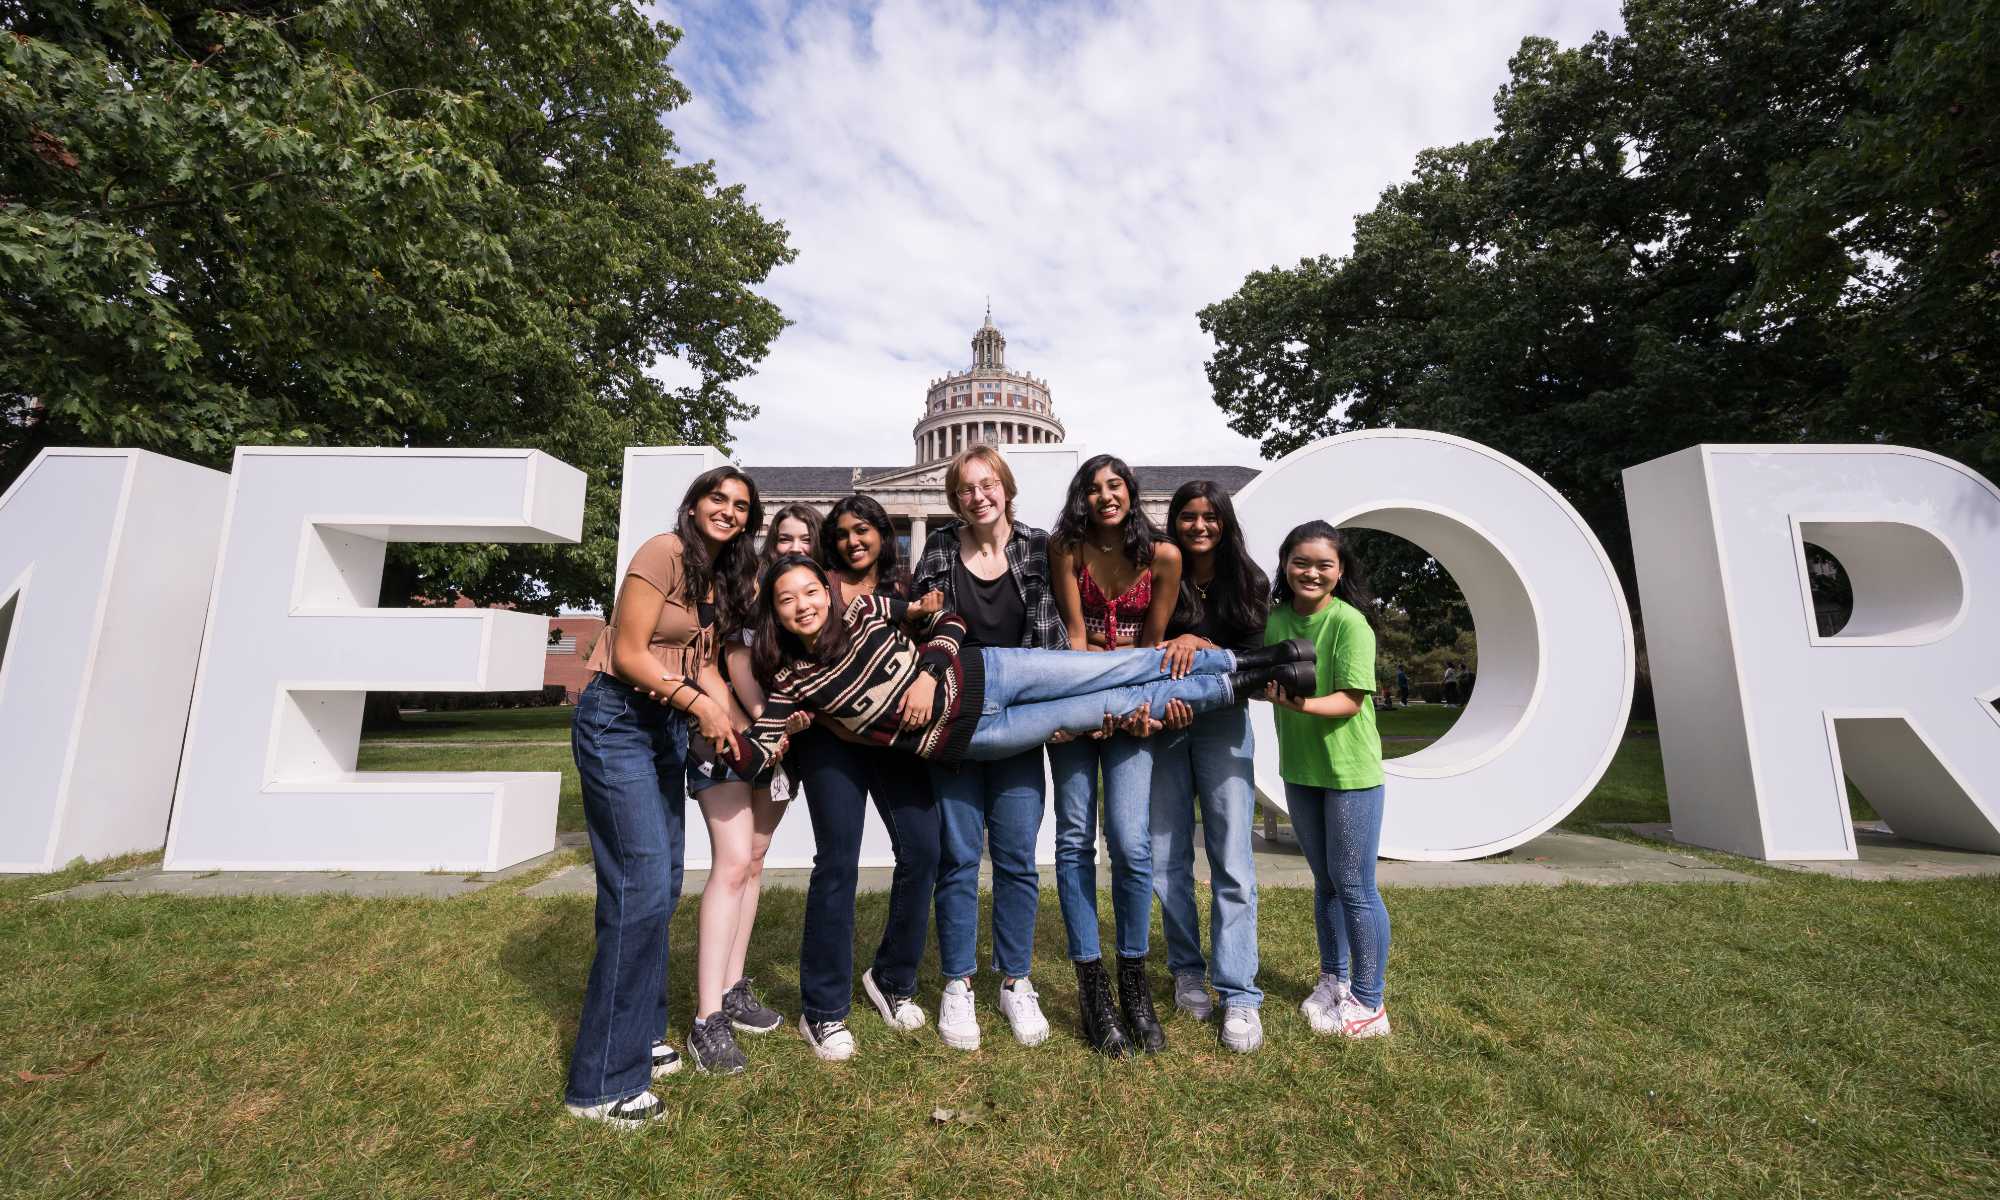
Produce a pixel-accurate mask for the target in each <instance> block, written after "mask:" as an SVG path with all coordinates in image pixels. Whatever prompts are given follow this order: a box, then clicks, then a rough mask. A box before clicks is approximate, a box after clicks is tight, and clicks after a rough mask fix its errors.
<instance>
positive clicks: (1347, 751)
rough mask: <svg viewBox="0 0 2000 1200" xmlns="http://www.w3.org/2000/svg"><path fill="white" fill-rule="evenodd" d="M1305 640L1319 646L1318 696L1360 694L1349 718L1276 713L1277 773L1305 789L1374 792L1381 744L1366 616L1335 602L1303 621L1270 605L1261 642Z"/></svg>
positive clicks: (1372, 643)
mask: <svg viewBox="0 0 2000 1200" xmlns="http://www.w3.org/2000/svg"><path fill="white" fill-rule="evenodd" d="M1291 638H1306V639H1308V640H1309V641H1311V642H1312V644H1313V645H1314V646H1316V647H1318V648H1319V662H1318V667H1319V691H1318V693H1317V694H1319V695H1321V696H1325V695H1330V694H1331V693H1333V692H1347V691H1354V692H1364V693H1367V694H1366V695H1363V696H1362V697H1361V711H1360V712H1358V713H1355V714H1354V715H1353V716H1351V717H1313V716H1307V715H1306V714H1305V713H1300V712H1293V711H1292V710H1291V709H1289V708H1283V707H1277V708H1276V709H1275V715H1276V716H1277V719H1278V774H1279V776H1280V777H1282V778H1283V779H1284V780H1285V782H1287V783H1298V784H1304V785H1305V786H1307V787H1323V788H1339V789H1341V790H1343V791H1346V790H1352V789H1355V788H1372V787H1375V786H1377V785H1379V784H1380V783H1381V782H1382V739H1381V737H1380V736H1378V735H1377V734H1376V732H1375V696H1374V691H1375V631H1374V630H1373V629H1371V628H1369V626H1368V618H1366V617H1364V616H1362V615H1361V610H1359V609H1357V608H1355V607H1354V606H1353V605H1351V604H1349V603H1348V602H1347V601H1345V600H1342V599H1340V598H1338V597H1335V598H1334V599H1332V600H1329V601H1327V605H1326V607H1325V608H1322V609H1320V610H1319V611H1318V612H1316V613H1314V614H1313V615H1312V616H1310V617H1302V616H1300V615H1299V614H1298V610H1296V609H1294V608H1293V607H1292V606H1291V605H1290V604H1277V605H1273V606H1272V607H1271V617H1270V620H1269V621H1268V622H1267V623H1266V624H1265V626H1264V644H1265V645H1267V646H1268V645H1271V644H1273V643H1275V642H1282V641H1286V640H1288V639H1291Z"/></svg>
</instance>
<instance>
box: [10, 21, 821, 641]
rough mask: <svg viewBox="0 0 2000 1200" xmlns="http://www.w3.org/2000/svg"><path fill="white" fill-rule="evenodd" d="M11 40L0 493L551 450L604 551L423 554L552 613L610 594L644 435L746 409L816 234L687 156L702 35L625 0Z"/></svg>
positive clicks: (716, 422)
mask: <svg viewBox="0 0 2000 1200" xmlns="http://www.w3.org/2000/svg"><path fill="white" fill-rule="evenodd" d="M0 28H4V34H0V137H4V139H5V147H4V151H0V362H4V366H0V480H4V479H5V478H9V477H11V476H12V475H13V474H14V473H15V472H17V471H18V470H19V469H20V468H21V467H22V466H24V465H25V464H26V462H27V460H28V459H29V458H30V457H32V455H33V454H34V453H35V452H36V451H37V450H39V449H41V448H42V447H45V446H50V445H67V444H96V445H118V446H137V447H145V448H150V449H156V450H160V451H162V452H165V453H169V454H174V455H178V456H181V457H185V458H191V459H195V460H197V461H202V462H207V463H210V464H212V465H217V466H226V465H227V462H228V459H229V456H230V454H231V452H232V451H233V448H234V447H235V446H237V445H238V444H245V443H249V444H314V445H317V444H326V445H376V446H425V447H442V446H453V447H457V446H464V447H492V446H523V447H535V448H539V449H543V450H546V451H548V452H549V453H551V454H553V455H555V456H556V457H558V458H560V459H562V460H564V461H565V462H568V463H571V464H572V465H575V466H577V467H580V468H582V469H584V470H586V471H588V472H589V473H590V474H591V476H592V479H593V482H594V484H596V485H597V486H595V487H593V489H592V494H591V498H590V504H589V510H588V515H587V518H586V523H585V544H584V546H583V547H582V549H581V550H580V551H577V550H569V549H558V548H554V547H478V546H434V547H425V548H422V549H421V550H420V551H419V552H417V553H415V554H414V555H412V556H411V558H410V559H409V562H410V563H412V564H414V565H416V566H417V567H419V568H420V569H421V572H422V574H421V577H420V579H419V580H418V582H417V586H418V587H420V588H421V589H422V590H423V591H424V592H426V593H427V594H430V595H438V596H447V595H451V594H455V593H459V592H463V593H466V594H471V595H473V596H475V597H476V598H479V599H481V600H485V601H489V602H491V601H512V602H516V603H529V604H534V605H536V606H538V607H546V606H548V605H550V604H554V603H559V602H576V603H591V602H596V601H601V600H603V599H604V598H605V596H604V592H605V589H606V588H608V587H609V577H610V573H611V558H612V554H613V542H614V541H615V528H616V511H615V506H616V497H617V492H616V488H617V485H618V482H619V465H620V462H621V458H622V450H623V447H625V446H627V445H639V444H649V443H662V442H680V441H692V442H703V443H706V442H714V443H726V441H727V438H728V429H729V422H730V421H731V420H732V419H740V418H742V417H744V416H747V415H748V414H749V410H748V409H747V408H746V407H745V406H744V405H743V404H742V403H741V402H740V401H739V400H738V399H737V398H736V397H735V395H734V394H733V392H732V390H731V385H732V383H734V382H735V381H737V380H739V379H741V378H742V377H744V376H745V375H746V374H747V373H749V372H750V370H751V369H752V367H753V366H754V364H755V363H756V362H757V361H758V360H759V359H760V358H761V357H762V356H763V355H764V353H765V352H766V350H767V348H768V346H769V344H770V342H771V339H772V338H773V337H774V336H776V334H777V333H778V331H779V330H780V329H781V328H782V326H783V324H784V321H783V318H782V317H781V316H780V314H779V313H778V311H777V309H776V308H775V307H774V306H773V305H772V304H771V303H770V302H768V301H767V300H765V299H763V298H761V297H760V296H758V295H757V294H756V293H755V291H754V290H753V289H754V287H755V286H756V285H758V284H759V283H761V282H762V281H763V280H764V279H765V278H766V277H767V276H768V274H769V272H770V271H771V270H772V269H773V268H774V267H775V266H776V265H778V264H780V263H782V262H785V261H788V260H789V258H790V257H791V253H792V252H791V251H790V250H789V249H788V247H787V245H786V240H785V231H784V229H783V227H782V226H781V225H779V224H778V223H776V222H773V221H770V220H767V219H766V218H764V217H763V216H762V215H761V214H760V213H759V212H758V211H757V209H756V208H755V207H754V206H753V205H752V204H751V203H749V202H748V201H747V200H746V198H745V197H744V195H743V193H742V191H741V189H740V188H738V187H729V186H721V185H719V184H718V182H717V179H716V176H715V173H714V171H713V169H712V166H711V165H710V164H707V163H685V162H680V161H677V158H676V156H677V148H676V146H675V144H674V140H673V137H672V135H671V133H670V132H669V131H668V130H667V128H666V126H665V125H664V124H663V123H662V118H663V116H664V115H665V114H666V113H668V112H669V111H670V110H672V109H673V108H675V107H676V106H678V105H679V104H681V103H683V102H684V101H685V99H686V98H687V93H686V91H685V89H684V88H683V86H682V85H681V84H680V82H679V81H678V80H677V79H676V78H675V77H674V75H673V73H672V72H671V71H670V70H669V68H668V65H667V61H666V60H667V55H668V52H669V51H670V50H671V49H672V48H673V46H674V45H675V43H676V41H677V39H678V37H679V34H678V32H677V31H676V30H674V29H672V28H670V27H668V26H665V25H657V24H654V23H652V22H651V21H649V20H648V19H647V18H646V17H645V16H644V15H643V14H642V13H640V12H639V11H638V10H637V9H636V8H634V7H632V6H631V5H628V4H624V3H618V2H616V0H533V2H529V0H477V2H476V3H475V2H470V0H404V2H401V3H398V2H394V0H330V2H326V3H307V2H303V0H279V2H276V3H244V4H237V5H212V4H194V3H183V4H172V3H168V4H156V5H149V4H142V3H135V2H133V0H98V2H96V3H91V4H42V3H30V4H22V3H18V2H10V0H0ZM668 357H671V358H677V359H679V360H681V361H682V362H683V363H684V364H686V366H687V367H689V368H691V369H692V370H691V371H690V372H688V374H689V376H690V382H688V383H687V384H686V385H685V386H678V387H668V386H666V385H664V384H662V383H661V382H660V381H659V380H658V379H656V378H655V377H654V376H653V374H652V373H650V372H651V371H652V369H653V368H655V367H656V366H657V365H658V363H659V361H660V360H661V359H663V358H668ZM607 485H608V486H607Z"/></svg>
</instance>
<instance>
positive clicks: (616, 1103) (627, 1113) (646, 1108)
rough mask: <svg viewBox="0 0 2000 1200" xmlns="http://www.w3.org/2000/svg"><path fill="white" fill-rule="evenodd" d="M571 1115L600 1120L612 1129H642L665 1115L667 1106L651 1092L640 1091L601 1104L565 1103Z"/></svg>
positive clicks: (588, 1119)
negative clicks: (634, 1094) (621, 1098)
mask: <svg viewBox="0 0 2000 1200" xmlns="http://www.w3.org/2000/svg"><path fill="white" fill-rule="evenodd" d="M563 1107H564V1108H566V1109H568V1110H569V1115H570V1116H572V1117H581V1118H583V1119H584V1120H586V1121H602V1122H604V1123H605V1124H606V1125H609V1126H611V1127H612V1128H613V1129H626V1130H631V1129H642V1128H644V1127H645V1126H647V1125H649V1124H651V1123H652V1122H654V1121H657V1120H659V1119H660V1118H661V1117H664V1116H666V1115H667V1106H666V1105H664V1104H661V1103H660V1098H659V1097H658V1096H655V1095H654V1094H653V1093H651V1092H640V1093H639V1094H638V1095H636V1096H627V1097H625V1098H624V1099H623V1100H607V1101H605V1102H604V1103H603V1104H565V1105H563Z"/></svg>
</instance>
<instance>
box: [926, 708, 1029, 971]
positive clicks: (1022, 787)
mask: <svg viewBox="0 0 2000 1200" xmlns="http://www.w3.org/2000/svg"><path fill="white" fill-rule="evenodd" d="M930 772H931V790H932V791H933V792H935V793H936V794H937V807H938V823H939V826H940V827H941V830H942V846H941V848H940V849H941V854H940V856H939V863H938V877H937V940H938V967H939V969H940V970H941V971H942V972H943V974H944V977H945V980H946V981H947V982H949V981H950V980H953V979H963V978H965V977H967V976H969V975H971V974H972V972H973V969H974V967H975V966H977V965H978V958H979V951H978V946H979V856H980V852H981V851H982V850H990V852H991V854H992V856H993V969H994V970H996V971H998V972H1000V973H1001V974H1002V975H1005V976H1008V977H1009V978H1013V979H1020V978H1023V977H1025V976H1026V975H1027V974H1028V967H1029V965H1030V960H1031V958H1032V957H1033V953H1034V948H1035V913H1036V910H1037V909H1038V908H1039V907H1040V905H1041V891H1040V884H1041V880H1040V878H1039V876H1037V875H1036V873H1035V838H1036V836H1037V835H1039V834H1040V833H1041V831H1042V809H1043V807H1044V806H1045V805H1046V804H1047V802H1048V801H1047V793H1045V792H1044V791H1043V790H1042V778H1043V776H1042V748H1041V747H1040V746H1039V745H1038V746H1036V747H1034V748H1033V749H1031V750H1027V751H1024V752H1022V753H1020V754H1015V755H1013V756H1011V757H1008V758H1002V759H996V760H993V761H991V762H966V763H963V764H961V765H959V766H958V767H957V768H956V769H954V768H951V767H943V766H939V765H938V764H936V763H932V764H931V767H930Z"/></svg>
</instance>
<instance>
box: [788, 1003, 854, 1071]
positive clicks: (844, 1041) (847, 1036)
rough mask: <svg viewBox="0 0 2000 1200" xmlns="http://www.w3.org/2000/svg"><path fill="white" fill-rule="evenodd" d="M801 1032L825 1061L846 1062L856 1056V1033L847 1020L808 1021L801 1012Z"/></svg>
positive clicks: (814, 1051) (809, 1044)
mask: <svg viewBox="0 0 2000 1200" xmlns="http://www.w3.org/2000/svg"><path fill="white" fill-rule="evenodd" d="M799 1032H800V1033H802V1034H804V1035H805V1039H806V1045H808V1046H811V1047H812V1048H813V1053H814V1054H817V1055H819V1057H820V1059H821V1061H823V1062H846V1061H847V1060H848V1059H850V1058H853V1057H854V1050H855V1045H854V1034H853V1032H852V1031H851V1030H849V1029H848V1028H847V1022H845V1021H808V1020H806V1018H805V1014H804V1013H800V1014H799Z"/></svg>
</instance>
